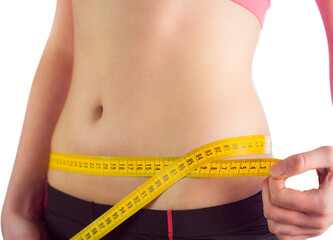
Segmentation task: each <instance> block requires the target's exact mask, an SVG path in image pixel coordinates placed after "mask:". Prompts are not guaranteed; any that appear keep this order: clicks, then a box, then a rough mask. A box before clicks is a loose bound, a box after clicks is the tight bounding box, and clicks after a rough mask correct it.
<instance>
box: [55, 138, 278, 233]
mask: <svg viewBox="0 0 333 240" xmlns="http://www.w3.org/2000/svg"><path fill="white" fill-rule="evenodd" d="M271 153H272V144H271V138H270V136H265V135H249V136H241V137H234V138H227V139H222V140H219V141H215V142H212V143H208V144H206V145H204V146H201V147H199V148H197V149H195V150H193V151H191V152H189V153H187V154H185V155H184V156H182V157H179V158H177V157H114V156H89V155H76V154H69V153H59V152H51V153H50V163H49V168H51V169H55V170H61V171H66V172H72V173H80V174H90V175H104V176H152V177H151V178H150V179H149V180H147V181H146V182H145V183H143V184H142V185H141V186H139V187H138V188H137V189H135V190H134V191H133V192H132V193H130V194H129V195H127V196H126V197H125V198H124V199H122V200H121V201H120V202H118V203H117V204H116V205H114V206H113V207H112V208H110V209H109V210H108V211H106V212H105V213H104V214H103V215H101V216H100V217H98V218H97V219H96V220H95V221H93V222H92V223H90V224H89V225H88V226H87V227H86V228H84V229H83V230H81V231H80V232H79V233H77V234H76V235H75V236H74V237H72V238H71V240H91V239H96V240H97V239H100V238H102V237H103V236H105V235H106V234H108V233H109V232H110V231H112V230H113V229H115V228H116V227H117V226H119V225H120V224H121V223H122V222H124V221H125V220H126V219H127V218H129V217H130V216H132V215H133V214H134V213H136V212H137V211H138V210H140V209H141V208H143V207H144V206H145V205H147V204H148V203H149V202H151V201H152V200H153V199H155V198H156V197H157V196H158V195H160V194H161V193H162V192H164V191H165V190H166V189H168V188H169V187H170V186H172V185H173V184H175V183H176V182H178V181H179V180H180V179H182V178H183V177H185V176H187V177H236V176H237V177H238V176H269V172H268V169H269V167H270V166H271V165H272V164H273V163H275V162H277V161H279V160H280V159H276V158H256V159H232V160H231V159H230V160H221V159H223V158H228V157H235V156H241V155H250V154H271Z"/></svg>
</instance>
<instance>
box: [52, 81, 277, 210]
mask: <svg viewBox="0 0 333 240" xmlns="http://www.w3.org/2000/svg"><path fill="white" fill-rule="evenodd" d="M75 86H76V85H74V87H75ZM77 90H78V89H77V88H73V89H72V94H70V95H69V97H68V99H67V102H66V104H65V107H64V109H63V112H62V114H61V116H60V118H59V120H58V122H57V125H56V128H55V130H54V133H53V137H52V141H51V151H55V152H64V153H72V154H79V155H95V156H103V155H104V156H106V155H109V156H143V157H145V156H156V157H180V156H182V155H184V154H186V153H187V152H189V151H191V150H193V149H195V148H197V147H200V146H202V145H205V144H207V143H210V142H213V141H216V140H220V139H225V138H230V137H235V136H245V135H266V136H269V135H270V132H269V128H268V124H267V121H266V118H265V114H264V111H263V108H262V106H261V104H260V101H259V99H258V97H257V96H256V95H255V94H254V92H253V91H251V89H250V90H248V91H247V92H246V91H244V90H240V91H237V89H234V90H233V91H231V92H228V93H227V92H224V91H223V90H221V94H220V95H217V94H209V93H208V91H206V90H205V91H203V92H202V95H200V91H199V90H200V88H199V89H197V94H195V90H192V91H189V90H188V92H186V91H187V90H186V88H184V91H185V94H183V95H177V94H174V95H173V94H172V93H170V98H169V102H167V101H165V98H163V97H162V98H159V97H158V95H155V94H154V93H153V92H150V94H149V91H148V90H147V89H143V90H142V92H141V93H140V92H136V93H135V94H134V93H133V92H131V93H132V94H126V96H125V95H123V96H122V95H119V94H118V95H117V94H115V95H112V94H113V93H112V92H111V93H110V95H109V96H108V97H105V98H104V99H102V101H101V102H99V98H98V96H101V95H102V96H107V95H106V93H105V92H103V94H102V92H100V93H99V94H98V95H96V96H95V97H91V98H87V97H86V94H85V93H89V91H88V89H85V90H84V91H86V92H81V93H80V95H79V94H78V93H77V92H78V91H77ZM189 92H191V94H186V93H189ZM133 94H134V95H133ZM86 99H88V100H89V101H86ZM221 99H222V100H221ZM100 106H102V107H103V112H102V115H101V117H100V118H99V119H97V120H96V119H94V118H93V114H94V113H96V112H94V111H95V110H96V109H97V110H98V107H100ZM99 110H101V109H99ZM256 157H257V158H260V157H263V158H264V157H273V156H272V155H268V154H258V155H249V156H240V157H234V158H235V159H237V158H256ZM264 178H265V177H232V178H185V179H182V180H181V181H180V182H178V183H176V184H175V185H173V186H172V187H171V188H169V189H168V190H166V191H165V192H164V193H162V194H161V195H160V196H159V197H157V198H156V199H155V200H153V201H152V202H151V203H150V204H148V205H147V206H145V208H151V209H191V208H197V207H209V206H214V205H219V204H225V203H229V202H233V201H237V200H240V199H243V198H246V197H248V196H251V195H253V194H255V193H256V192H258V191H260V189H261V182H262V181H263V179H264ZM148 179H149V177H124V176H121V177H120V176H91V175H90V176H89V175H83V174H73V173H67V172H61V171H56V170H52V169H50V170H49V173H48V180H49V183H50V185H51V186H53V187H55V188H57V189H58V190H61V191H63V192H65V193H67V194H70V195H73V196H75V197H78V198H80V199H84V200H87V201H93V202H96V203H101V204H111V205H114V204H116V203H117V202H119V201H120V200H121V199H122V198H124V197H125V196H126V195H127V194H129V193H130V192H132V191H133V190H135V189H136V188H137V187H138V186H140V185H141V184H142V183H144V182H145V181H146V180H148ZM82 186H84V187H82Z"/></svg>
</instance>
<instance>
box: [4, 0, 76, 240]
mask: <svg viewBox="0 0 333 240" xmlns="http://www.w3.org/2000/svg"><path fill="white" fill-rule="evenodd" d="M72 66H73V19H72V7H71V3H70V1H69V0H58V1H57V6H56V12H55V17H54V21H53V25H52V29H51V32H50V36H49V38H48V40H47V43H46V45H45V48H44V51H43V54H42V56H41V59H40V62H39V65H38V68H37V71H36V73H35V76H34V79H33V82H32V86H31V91H30V95H29V99H28V104H27V109H26V113H25V118H24V123H23V127H22V132H21V136H20V141H19V146H18V150H17V153H16V157H15V163H14V168H13V172H12V175H11V178H10V182H9V186H8V189H7V194H6V197H5V201H4V205H3V209H2V214H1V220H2V221H1V227H2V232H3V235H4V237H5V239H23V238H19V237H20V236H22V235H17V234H24V236H25V238H24V239H28V238H27V236H34V237H33V238H32V239H39V238H40V236H38V235H40V233H39V234H38V235H34V234H33V233H31V230H30V227H26V229H27V231H29V232H23V233H22V232H20V231H22V229H23V228H24V227H22V226H21V225H19V224H21V223H22V221H21V222H20V223H18V222H17V221H18V219H21V220H22V219H24V221H25V222H30V223H34V224H36V225H38V224H39V225H40V226H41V224H40V222H41V213H42V212H41V211H42V201H43V195H44V182H45V179H46V176H47V170H48V160H49V159H48V158H49V153H50V141H51V137H52V133H53V130H54V127H55V124H56V122H57V120H58V118H59V115H60V113H61V110H62V108H63V105H64V103H65V100H66V98H67V93H68V89H69V86H70V81H71V76H72ZM23 199H24V201H22V200H23ZM15 225H16V226H20V227H21V228H20V227H17V228H16V229H11V228H14V227H15ZM14 234H15V235H14ZM36 236H38V238H36ZM29 239H30V238H29Z"/></svg>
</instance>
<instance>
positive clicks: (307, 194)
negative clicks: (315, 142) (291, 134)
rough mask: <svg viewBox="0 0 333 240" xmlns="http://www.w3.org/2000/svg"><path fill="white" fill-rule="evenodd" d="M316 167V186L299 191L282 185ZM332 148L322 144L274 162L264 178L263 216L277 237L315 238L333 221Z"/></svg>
mask: <svg viewBox="0 0 333 240" xmlns="http://www.w3.org/2000/svg"><path fill="white" fill-rule="evenodd" d="M310 169H316V170H317V174H318V179H319V188H318V189H311V190H306V191H298V190H294V189H290V188H286V187H285V182H286V179H287V178H288V177H291V176H294V175H297V174H300V173H303V172H305V171H308V170H310ZM332 170H333V147H331V146H323V147H319V148H316V149H314V150H312V151H309V152H304V153H299V154H295V155H292V156H290V157H288V158H286V159H285V160H281V161H279V162H277V163H275V164H273V165H272V166H271V168H270V173H271V175H272V177H268V178H266V179H265V180H264V181H263V185H262V198H263V208H264V215H265V217H266V218H267V222H268V226H269V230H270V231H271V232H272V233H274V234H275V235H276V236H277V237H278V238H279V240H287V239H292V240H303V239H308V238H310V237H315V236H318V235H320V234H322V233H323V232H325V231H326V230H327V228H329V227H330V225H332V224H333V172H332Z"/></svg>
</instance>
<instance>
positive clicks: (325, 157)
mask: <svg viewBox="0 0 333 240" xmlns="http://www.w3.org/2000/svg"><path fill="white" fill-rule="evenodd" d="M319 168H333V147H332V146H322V147H319V148H316V149H314V150H312V151H308V152H304V153H298V154H295V155H292V156H290V157H288V158H286V159H284V160H281V161H278V162H277V163H274V164H273V165H272V166H271V167H270V169H269V171H270V173H271V175H272V176H274V177H279V178H288V177H291V176H294V175H297V174H300V173H303V172H305V171H308V170H310V169H319Z"/></svg>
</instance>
